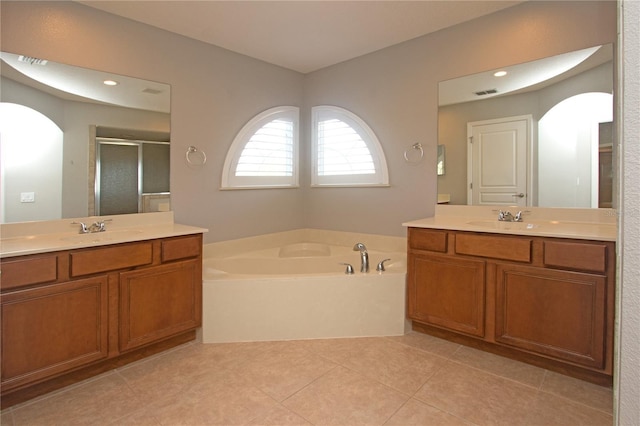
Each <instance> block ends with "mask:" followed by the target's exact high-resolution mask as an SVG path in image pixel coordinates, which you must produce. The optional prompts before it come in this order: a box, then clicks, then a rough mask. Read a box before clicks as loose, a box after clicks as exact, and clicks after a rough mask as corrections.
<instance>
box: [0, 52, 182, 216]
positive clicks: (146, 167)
mask: <svg viewBox="0 0 640 426" xmlns="http://www.w3.org/2000/svg"><path fill="white" fill-rule="evenodd" d="M0 55H1V59H2V61H1V69H0V71H1V79H2V80H1V82H0V84H1V85H2V91H1V93H0V162H1V164H0V172H1V183H0V204H1V207H0V210H1V211H0V222H1V223H11V222H25V221H34V220H54V219H61V218H72V217H83V216H91V215H100V216H104V215H110V214H127V213H138V212H146V211H165V210H169V209H170V202H169V197H170V190H169V147H170V133H169V131H170V122H171V120H170V104H171V101H170V86H169V85H167V84H163V83H158V82H154V81H147V80H141V79H137V78H131V77H127V76H122V75H115V74H112V73H107V72H101V71H96V70H89V69H84V68H79V67H75V66H69V65H65V64H60V63H55V62H51V61H47V60H46V59H41V58H33V57H28V56H23V55H19V54H13V53H7V52H2V53H1V54H0Z"/></svg>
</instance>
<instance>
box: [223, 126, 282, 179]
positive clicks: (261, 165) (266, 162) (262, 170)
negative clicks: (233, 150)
mask: <svg viewBox="0 0 640 426" xmlns="http://www.w3.org/2000/svg"><path fill="white" fill-rule="evenodd" d="M293 127H294V123H293V121H291V120H283V119H276V120H273V121H270V122H269V123H267V124H265V125H264V126H262V127H261V128H260V129H259V130H258V131H257V132H256V133H255V134H254V135H253V136H252V137H251V139H249V142H247V144H246V145H245V147H244V149H243V150H242V153H241V154H240V158H239V159H238V165H237V167H236V172H235V174H236V176H292V175H293Z"/></svg>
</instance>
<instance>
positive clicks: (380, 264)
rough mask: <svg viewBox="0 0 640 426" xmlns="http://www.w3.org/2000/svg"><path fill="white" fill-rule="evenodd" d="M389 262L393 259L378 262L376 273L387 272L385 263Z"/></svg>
mask: <svg viewBox="0 0 640 426" xmlns="http://www.w3.org/2000/svg"><path fill="white" fill-rule="evenodd" d="M388 260H391V259H384V260H381V261H380V262H378V266H376V271H378V272H384V271H386V269H384V262H386V261H388Z"/></svg>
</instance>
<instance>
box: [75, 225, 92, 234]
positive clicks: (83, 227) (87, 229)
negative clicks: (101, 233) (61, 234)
mask: <svg viewBox="0 0 640 426" xmlns="http://www.w3.org/2000/svg"><path fill="white" fill-rule="evenodd" d="M71 224H72V225H80V233H81V234H86V233H88V232H89V228H88V227H87V224H86V223H84V222H71Z"/></svg>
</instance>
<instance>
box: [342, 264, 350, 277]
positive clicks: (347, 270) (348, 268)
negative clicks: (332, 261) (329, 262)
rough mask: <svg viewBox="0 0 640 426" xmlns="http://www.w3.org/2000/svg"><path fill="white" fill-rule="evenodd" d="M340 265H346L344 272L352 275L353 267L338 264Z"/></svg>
mask: <svg viewBox="0 0 640 426" xmlns="http://www.w3.org/2000/svg"><path fill="white" fill-rule="evenodd" d="M340 265H346V267H347V269H346V270H345V271H344V273H345V274H347V275H353V266H352V265H351V264H350V263H340Z"/></svg>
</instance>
